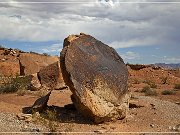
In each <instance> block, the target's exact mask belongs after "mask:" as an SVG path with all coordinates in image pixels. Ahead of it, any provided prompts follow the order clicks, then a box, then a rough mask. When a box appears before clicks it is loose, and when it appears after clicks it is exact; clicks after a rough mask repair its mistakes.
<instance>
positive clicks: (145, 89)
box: [141, 86, 157, 96]
mask: <svg viewBox="0 0 180 135" xmlns="http://www.w3.org/2000/svg"><path fill="white" fill-rule="evenodd" d="M141 92H143V93H145V96H157V92H156V90H154V89H151V88H150V87H149V86H145V87H143V89H142V90H141Z"/></svg>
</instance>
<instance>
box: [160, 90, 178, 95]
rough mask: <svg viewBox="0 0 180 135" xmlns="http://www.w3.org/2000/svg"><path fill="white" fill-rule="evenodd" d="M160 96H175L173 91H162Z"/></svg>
mask: <svg viewBox="0 0 180 135" xmlns="http://www.w3.org/2000/svg"><path fill="white" fill-rule="evenodd" d="M161 94H162V95H174V94H176V93H175V92H174V91H173V90H164V91H162V92H161Z"/></svg>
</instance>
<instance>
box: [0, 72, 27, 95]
mask: <svg viewBox="0 0 180 135" xmlns="http://www.w3.org/2000/svg"><path fill="white" fill-rule="evenodd" d="M29 82H30V80H29V77H21V76H18V75H17V76H16V77H1V87H0V93H13V92H17V93H18V94H19V95H24V92H25V91H26V90H27V89H28V86H29Z"/></svg>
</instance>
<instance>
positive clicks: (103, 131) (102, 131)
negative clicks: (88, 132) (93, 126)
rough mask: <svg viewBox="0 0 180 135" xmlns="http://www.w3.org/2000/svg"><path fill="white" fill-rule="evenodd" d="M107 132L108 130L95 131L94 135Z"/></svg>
mask: <svg viewBox="0 0 180 135" xmlns="http://www.w3.org/2000/svg"><path fill="white" fill-rule="evenodd" d="M105 132H106V130H95V131H94V133H97V134H104V133H105Z"/></svg>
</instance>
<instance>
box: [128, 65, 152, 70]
mask: <svg viewBox="0 0 180 135" xmlns="http://www.w3.org/2000/svg"><path fill="white" fill-rule="evenodd" d="M127 66H129V67H130V68H131V69H132V70H141V69H143V68H148V67H151V66H150V65H143V64H127Z"/></svg>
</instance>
